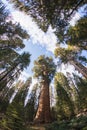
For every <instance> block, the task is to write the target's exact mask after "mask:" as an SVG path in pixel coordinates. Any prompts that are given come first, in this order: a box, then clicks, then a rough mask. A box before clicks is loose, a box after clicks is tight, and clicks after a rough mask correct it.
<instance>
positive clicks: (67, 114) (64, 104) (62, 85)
mask: <svg viewBox="0 0 87 130" xmlns="http://www.w3.org/2000/svg"><path fill="white" fill-rule="evenodd" d="M55 87H56V93H57V97H56V98H57V103H56V112H57V119H58V120H61V119H69V118H71V116H72V115H74V108H73V103H72V101H71V99H70V96H71V95H70V88H69V84H68V81H67V78H66V77H65V76H64V75H63V74H62V73H57V74H56V75H55Z"/></svg>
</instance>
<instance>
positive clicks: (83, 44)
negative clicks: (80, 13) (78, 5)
mask: <svg viewBox="0 0 87 130" xmlns="http://www.w3.org/2000/svg"><path fill="white" fill-rule="evenodd" d="M86 28H87V16H85V17H82V18H81V19H80V20H78V21H77V23H76V24H75V26H70V27H69V29H68V31H67V40H66V42H67V44H68V45H74V46H77V47H79V48H80V49H81V50H83V49H84V50H87V36H86V34H87V29H86Z"/></svg>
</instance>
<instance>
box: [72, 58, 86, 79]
mask: <svg viewBox="0 0 87 130" xmlns="http://www.w3.org/2000/svg"><path fill="white" fill-rule="evenodd" d="M70 63H71V64H72V65H73V66H74V67H75V69H76V70H78V72H80V73H81V74H82V75H83V76H84V77H85V78H86V79H87V68H86V67H85V66H83V65H82V64H80V63H78V62H76V61H73V60H72V61H70Z"/></svg>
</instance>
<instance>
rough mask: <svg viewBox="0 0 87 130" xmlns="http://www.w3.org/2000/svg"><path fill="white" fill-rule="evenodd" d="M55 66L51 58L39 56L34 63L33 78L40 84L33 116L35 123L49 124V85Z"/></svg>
mask: <svg viewBox="0 0 87 130" xmlns="http://www.w3.org/2000/svg"><path fill="white" fill-rule="evenodd" d="M55 69H56V66H55V64H54V62H53V59H52V58H51V57H45V56H44V55H41V56H40V57H38V59H37V60H36V61H35V62H34V68H33V71H34V76H35V77H37V78H38V80H40V82H41V83H42V89H41V94H40V99H39V106H38V110H37V113H36V116H35V119H34V121H35V122H45V123H46V122H50V121H51V115H50V97H49V85H50V82H51V80H52V78H53V76H54V73H55Z"/></svg>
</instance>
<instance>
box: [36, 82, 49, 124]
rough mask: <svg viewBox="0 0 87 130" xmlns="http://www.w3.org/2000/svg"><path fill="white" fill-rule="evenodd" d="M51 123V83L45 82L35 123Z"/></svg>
mask: <svg viewBox="0 0 87 130" xmlns="http://www.w3.org/2000/svg"><path fill="white" fill-rule="evenodd" d="M50 121H51V115H50V96H49V83H47V82H45V81H44V83H43V85H42V90H41V95H40V99H39V106H38V110H37V113H36V116H35V119H34V122H35V123H48V122H50Z"/></svg>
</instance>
